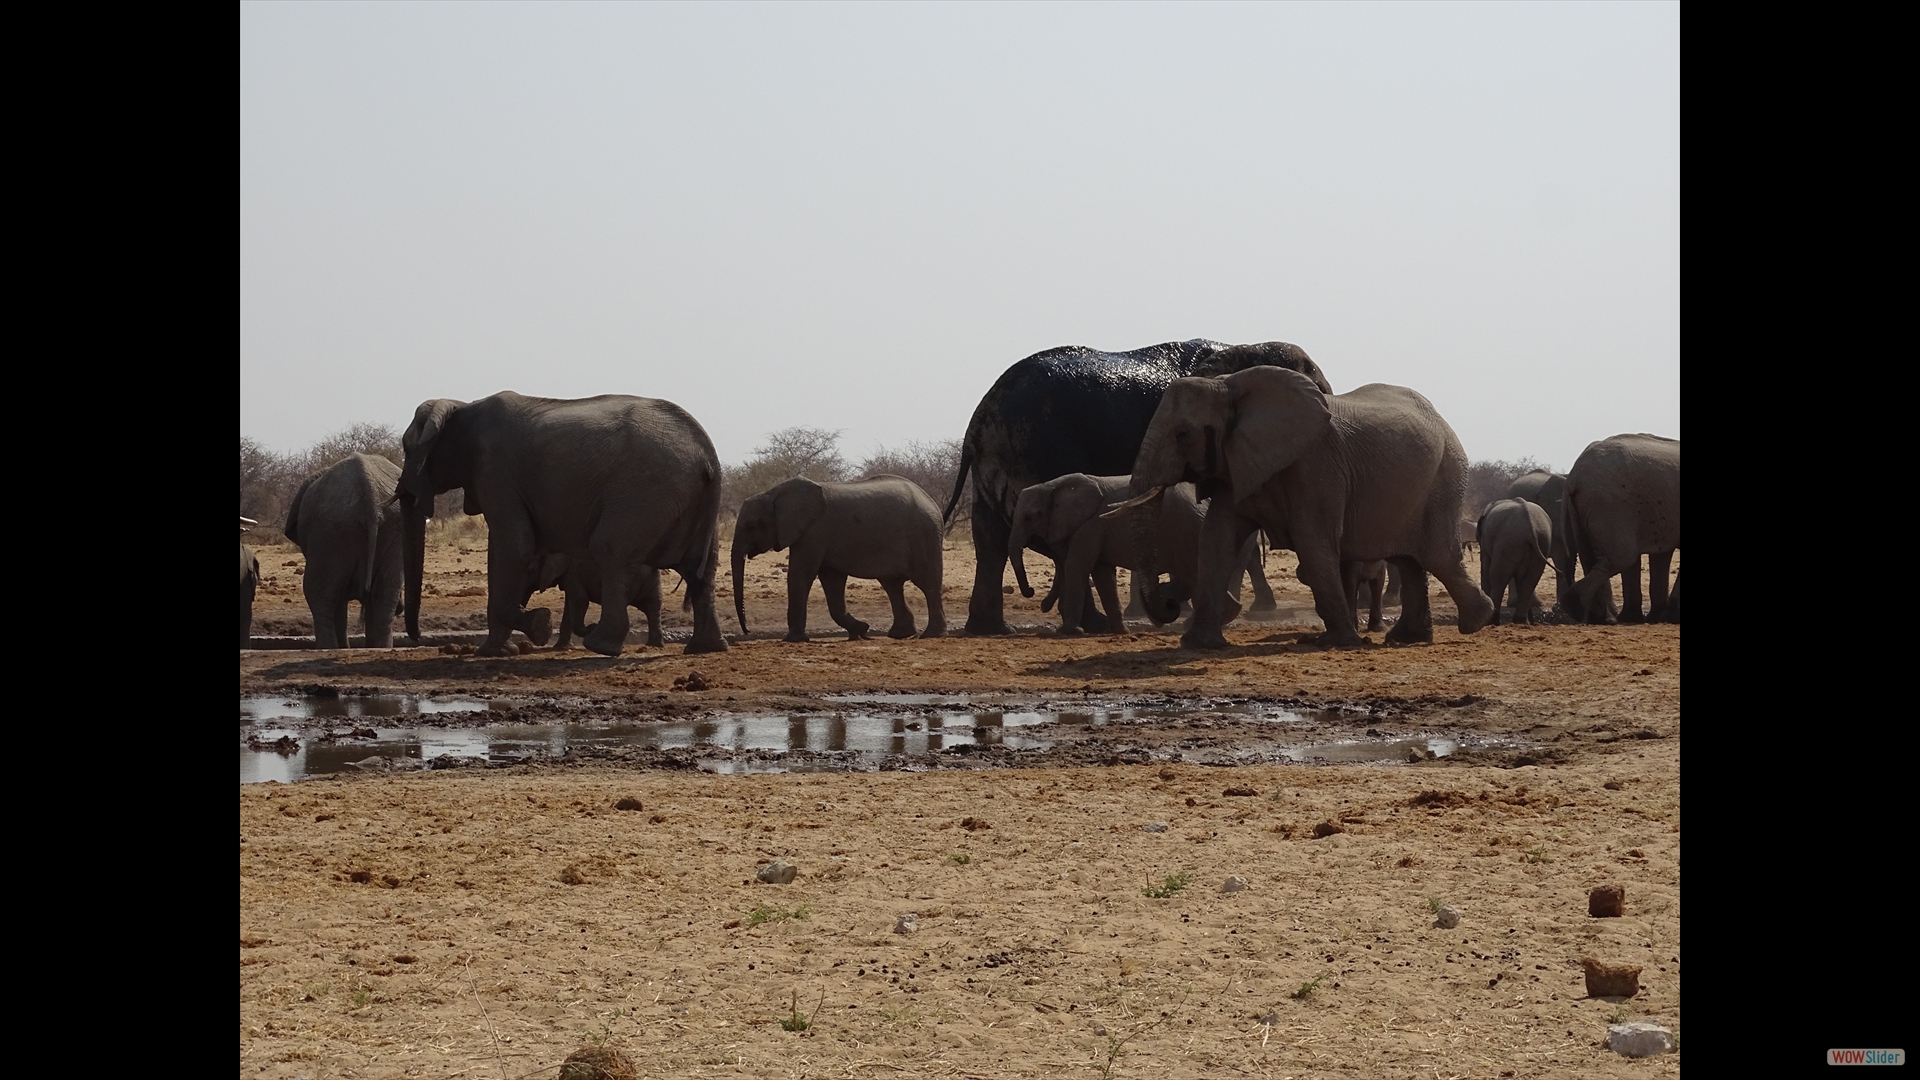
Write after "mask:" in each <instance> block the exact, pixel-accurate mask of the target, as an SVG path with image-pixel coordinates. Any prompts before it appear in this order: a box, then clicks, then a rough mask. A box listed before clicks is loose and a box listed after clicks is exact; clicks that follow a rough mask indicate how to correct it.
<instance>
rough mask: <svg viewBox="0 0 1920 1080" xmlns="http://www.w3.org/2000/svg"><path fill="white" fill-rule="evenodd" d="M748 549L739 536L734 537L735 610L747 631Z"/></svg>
mask: <svg viewBox="0 0 1920 1080" xmlns="http://www.w3.org/2000/svg"><path fill="white" fill-rule="evenodd" d="M746 583H747V549H746V547H745V546H743V545H742V544H741V543H740V538H739V537H738V536H736V537H734V538H733V612H734V614H735V615H736V616H738V617H739V619H740V632H741V633H742V634H744V633H746V632H747V590H746Z"/></svg>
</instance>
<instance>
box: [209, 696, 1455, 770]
mask: <svg viewBox="0 0 1920 1080" xmlns="http://www.w3.org/2000/svg"><path fill="white" fill-rule="evenodd" d="M855 697H856V696H852V695H849V696H845V697H841V698H837V699H834V700H836V701H838V702H841V703H845V704H848V705H852V704H854V699H855ZM881 697H882V695H866V696H864V697H859V698H858V701H859V703H860V704H862V705H864V706H866V708H863V709H860V710H859V711H854V710H853V709H849V710H847V711H844V712H837V713H828V714H823V713H795V714H784V715H783V714H771V715H747V714H740V715H722V716H717V717H704V718H700V719H691V720H689V719H666V720H657V721H633V720H623V721H611V722H560V723H539V724H530V723H494V724H486V723H469V724H461V725H458V726H450V725H446V724H445V723H444V722H441V723H419V722H416V723H409V722H407V721H408V719H409V718H411V717H419V716H422V715H424V714H433V713H441V714H444V713H461V712H467V713H472V712H485V711H489V710H490V709H491V710H493V711H501V710H504V709H505V708H506V707H507V705H506V703H504V702H491V703H489V702H485V701H478V700H466V699H460V700H433V699H424V698H415V697H407V696H400V695H386V696H376V697H333V698H328V697H304V696H300V695H275V696H271V697H255V698H243V699H242V700H241V703H240V718H241V731H240V782H241V783H243V784H247V783H259V782H263V781H267V780H277V781H279V782H281V783H290V782H292V781H296V780H301V779H305V778H307V777H311V776H324V775H328V774H332V773H351V772H367V771H388V770H393V769H416V768H430V767H445V766H450V765H482V764H484V765H493V766H506V765H514V764H521V763H525V762H529V761H536V760H549V759H552V758H557V757H561V756H564V755H566V754H568V753H573V752H578V751H583V750H592V749H595V748H618V747H632V748H637V749H643V750H663V751H671V750H690V751H692V752H693V757H694V760H695V761H696V762H697V764H698V766H699V767H700V768H701V769H704V770H707V771H710V772H719V773H748V772H813V771H847V770H874V769H890V768H906V769H913V768H927V767H930V766H931V764H937V763H939V762H941V761H946V760H953V759H955V758H959V757H970V756H975V755H979V756H980V757H979V760H992V761H1005V760H1008V753H1009V752H1012V753H1019V752H1026V751H1048V750H1052V749H1054V748H1055V747H1056V745H1065V744H1067V743H1070V742H1075V741H1084V740H1085V739H1087V738H1088V737H1090V736H1093V735H1095V734H1096V733H1095V732H1094V729H1097V728H1103V727H1108V726H1126V725H1133V726H1138V727H1140V728H1143V729H1152V730H1155V731H1157V732H1161V733H1163V734H1164V733H1165V729H1167V728H1181V729H1186V728H1195V729H1199V730H1201V731H1208V729H1217V728H1230V729H1231V730H1232V732H1234V734H1233V735H1232V736H1231V737H1226V738H1224V742H1225V745H1221V743H1222V742H1223V740H1222V739H1220V738H1213V739H1207V740H1205V741H1206V743H1207V745H1204V746H1191V745H1188V744H1185V743H1179V742H1168V743H1165V744H1164V745H1162V746H1160V747H1157V748H1155V749H1151V750H1142V749H1137V748H1133V747H1124V748H1122V749H1121V750H1120V751H1119V752H1118V753H1120V754H1122V755H1130V756H1126V757H1125V758H1124V760H1130V761H1133V760H1138V761H1144V760H1148V759H1155V760H1169V761H1179V760H1184V761H1190V762H1197V763H1203V764H1223V765H1224V764H1236V763H1254V762H1298V763H1303V764H1304V763H1324V764H1368V763H1404V762H1407V761H1408V760H1410V758H1420V757H1445V756H1447V755H1448V754H1451V753H1453V752H1454V751H1455V750H1456V749H1458V748H1459V746H1460V745H1461V740H1460V739H1459V738H1455V737H1443V736H1434V735H1417V736H1399V737H1390V736H1386V735H1382V734H1380V733H1378V732H1375V731H1369V732H1368V735H1367V736H1366V737H1353V736H1349V735H1345V734H1344V733H1336V730H1335V729H1345V730H1350V729H1351V728H1352V727H1353V726H1354V717H1353V715H1352V714H1343V713H1339V712H1334V711H1317V710H1305V709H1302V710H1288V709H1282V708H1278V707H1275V706H1263V705H1257V704H1229V705H1214V704H1210V703H1194V704H1190V705H1186V706H1177V705H1176V706H1155V707H1150V708H1149V707H1142V708H1083V709H1078V710H1072V709H1061V708H1058V707H1057V706H1056V707H1054V708H1033V709H1004V708H1003V709H998V710H994V709H989V708H985V707H975V708H971V709H970V708H967V702H966V699H965V698H964V697H940V696H938V695H885V698H886V700H885V701H876V700H873V699H877V698H881ZM905 698H912V699H913V700H911V701H907V700H901V699H905ZM877 705H893V706H896V707H899V706H909V707H911V706H918V707H919V708H918V709H916V710H915V711H912V712H898V713H893V714H888V713H885V712H882V711H880V710H879V709H876V708H873V707H874V706H877ZM474 719H475V720H478V719H479V718H478V717H475V718H474ZM314 720H319V721H320V724H318V725H315V724H314V723H313V722H312V721H314ZM303 721H304V722H303ZM316 727H317V728H318V730H316ZM1183 748H1184V749H1183Z"/></svg>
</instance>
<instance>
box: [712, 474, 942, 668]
mask: <svg viewBox="0 0 1920 1080" xmlns="http://www.w3.org/2000/svg"><path fill="white" fill-rule="evenodd" d="M942 545H943V542H942V538H941V525H940V508H939V507H938V506H935V505H934V502H933V500H932V499H931V498H929V497H928V496H927V493H926V492H924V491H922V490H920V485H918V484H916V483H914V482H913V481H911V480H908V479H907V478H906V477H903V476H892V475H889V474H885V473H883V474H880V475H878V476H870V477H868V478H866V479H865V480H859V481H855V482H853V483H849V484H821V483H816V482H815V481H812V480H808V479H807V478H805V477H800V476H797V477H794V478H793V479H792V480H788V481H787V482H785V483H783V484H776V485H774V486H773V487H771V488H769V489H767V490H766V491H763V492H761V493H760V494H758V495H755V496H753V497H752V498H750V499H748V500H747V501H746V502H744V503H742V504H741V506H740V518H739V521H738V522H737V523H736V524H735V526H734V532H733V602H734V611H735V614H737V615H738V616H739V619H740V631H741V632H742V633H745V632H746V630H747V598H746V592H745V585H746V581H745V578H746V570H747V560H748V559H751V558H753V557H754V556H755V555H758V554H760V553H761V552H764V551H781V550H784V549H787V548H791V549H792V550H791V551H790V552H789V553H788V555H787V636H786V640H788V641H805V640H807V597H808V596H809V595H810V594H811V593H812V592H813V579H814V578H816V577H817V578H819V579H820V587H821V589H822V590H823V591H824V592H825V593H826V594H827V611H828V612H829V613H830V614H831V615H832V616H833V621H834V622H836V623H839V624H840V625H841V626H842V627H844V628H845V629H846V631H847V639H848V640H849V641H858V640H861V639H863V638H865V637H866V636H867V629H868V626H867V624H866V623H864V622H861V621H860V620H859V619H856V618H854V617H853V616H851V615H849V614H848V613H847V579H848V578H849V577H859V578H873V579H876V580H878V581H879V582H880V587H881V588H883V589H885V590H886V591H887V599H888V600H890V601H892V603H893V626H892V628H890V629H889V630H888V631H887V636H888V637H891V638H908V637H912V636H913V635H914V625H913V612H912V611H910V610H908V608H907V598H906V590H905V585H906V583H907V582H909V581H911V582H913V584H914V585H915V586H916V587H917V588H919V590H920V592H921V594H922V595H924V596H925V597H926V599H927V628H926V630H925V631H924V632H922V633H921V634H920V636H921V637H930V638H935V637H940V636H941V635H942V634H945V633H946V631H947V615H946V608H945V606H944V605H943V604H942V602H941V597H940V584H941V569H942V556H941V549H942Z"/></svg>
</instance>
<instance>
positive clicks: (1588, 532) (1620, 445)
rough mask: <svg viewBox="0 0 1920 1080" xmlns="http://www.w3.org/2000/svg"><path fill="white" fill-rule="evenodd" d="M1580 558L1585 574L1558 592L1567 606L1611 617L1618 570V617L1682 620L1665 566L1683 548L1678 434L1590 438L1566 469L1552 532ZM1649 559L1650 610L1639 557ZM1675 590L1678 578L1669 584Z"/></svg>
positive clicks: (1597, 619)
mask: <svg viewBox="0 0 1920 1080" xmlns="http://www.w3.org/2000/svg"><path fill="white" fill-rule="evenodd" d="M1561 529H1564V530H1565V533H1566V545H1567V547H1569V548H1571V549H1572V551H1573V552H1574V554H1575V555H1576V556H1577V557H1578V558H1579V560H1580V568H1581V573H1582V575H1583V576H1582V577H1581V578H1580V580H1579V581H1577V582H1574V583H1573V587H1572V589H1570V590H1569V591H1568V592H1567V593H1566V594H1565V595H1563V597H1562V598H1561V603H1562V606H1563V607H1565V608H1566V609H1567V613H1568V614H1570V615H1572V616H1573V617H1574V618H1576V619H1582V620H1584V621H1586V622H1590V623H1611V622H1614V621H1615V618H1614V617H1613V616H1612V615H1611V614H1610V613H1609V612H1608V611H1607V601H1610V600H1611V599H1612V596H1613V589H1612V584H1611V581H1612V578H1613V575H1615V574H1618V575H1620V594H1621V600H1622V603H1621V604H1620V608H1619V616H1618V621H1620V622H1623V623H1638V622H1642V621H1645V622H1679V621H1680V611H1679V605H1678V604H1677V603H1675V602H1673V600H1672V597H1671V596H1670V595H1669V593H1668V588H1667V571H1668V569H1669V568H1670V567H1671V566H1672V565H1673V553H1674V552H1675V551H1677V550H1679V548H1680V440H1678V439H1667V438H1662V437H1661V436H1659V435H1646V434H1639V435H1615V436H1613V437H1612V438H1608V439H1601V440H1600V441H1599V442H1595V443H1590V444H1588V446H1587V448H1586V449H1585V450H1582V451H1581V452H1580V457H1579V458H1578V459H1577V460H1575V461H1574V463H1573V468H1571V469H1569V470H1568V471H1567V483H1566V498H1565V499H1564V500H1563V502H1562V503H1561V507H1560V520H1559V521H1558V522H1556V531H1558V530H1561ZM1642 555H1647V556H1650V558H1649V559H1648V562H1647V569H1648V571H1649V574H1648V576H1649V578H1650V579H1651V580H1650V582H1649V584H1650V585H1651V587H1652V591H1653V597H1652V599H1653V604H1652V610H1650V611H1648V612H1647V613H1646V614H1645V615H1642V614H1641V610H1640V556H1642ZM1673 589H1674V591H1675V592H1677V591H1678V590H1679V579H1678V577H1676V578H1675V579H1674V583H1673Z"/></svg>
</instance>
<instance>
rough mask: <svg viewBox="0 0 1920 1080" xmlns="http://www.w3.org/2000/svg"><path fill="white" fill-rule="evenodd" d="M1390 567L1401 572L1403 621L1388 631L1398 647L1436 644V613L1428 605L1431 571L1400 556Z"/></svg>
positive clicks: (1401, 619)
mask: <svg viewBox="0 0 1920 1080" xmlns="http://www.w3.org/2000/svg"><path fill="white" fill-rule="evenodd" d="M1387 565H1388V566H1390V567H1392V568H1394V569H1396V570H1398V571H1400V621H1399V622H1396V623H1394V624H1393V629H1391V630H1389V631H1387V638H1386V640H1387V641H1388V642H1389V643H1391V644H1394V645H1415V644H1432V642H1433V609H1432V607H1431V606H1429V604H1428V602H1427V568H1426V567H1424V566H1421V565H1420V562H1419V560H1417V559H1410V558H1407V557H1406V556H1399V557H1396V558H1392V559H1388V560H1387Z"/></svg>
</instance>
